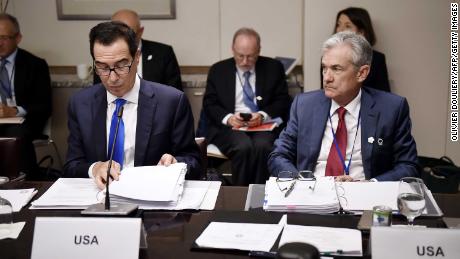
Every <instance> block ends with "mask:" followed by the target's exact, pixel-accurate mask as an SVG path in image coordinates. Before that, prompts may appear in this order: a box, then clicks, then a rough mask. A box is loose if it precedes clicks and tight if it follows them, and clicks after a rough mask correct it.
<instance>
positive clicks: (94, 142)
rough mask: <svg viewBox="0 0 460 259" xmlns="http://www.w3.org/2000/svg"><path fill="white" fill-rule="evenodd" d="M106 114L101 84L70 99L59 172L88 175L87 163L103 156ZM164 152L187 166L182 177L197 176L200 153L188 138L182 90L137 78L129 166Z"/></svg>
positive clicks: (147, 162) (188, 113)
mask: <svg viewBox="0 0 460 259" xmlns="http://www.w3.org/2000/svg"><path fill="white" fill-rule="evenodd" d="M106 116H107V94H106V90H105V88H104V87H103V86H102V84H97V85H93V86H91V87H89V88H86V89H83V90H82V91H80V92H78V93H77V94H75V95H74V96H72V97H71V99H70V101H69V107H68V117H69V118H68V125H69V131H70V134H69V138H68V144H69V148H68V152H67V161H66V163H65V165H64V173H65V176H67V177H88V169H89V167H90V165H91V164H92V163H94V162H97V161H107V160H108V158H107V143H106V142H107V141H106V139H107V138H106V134H107V133H106ZM164 153H169V154H172V155H173V156H174V157H175V158H176V159H177V160H178V161H179V162H184V163H186V164H187V165H188V166H189V171H188V173H187V175H188V178H196V177H197V176H198V175H199V174H200V170H201V158H200V151H199V148H198V146H197V145H196V143H195V140H194V130H193V116H192V112H191V108H190V104H189V102H188V100H187V98H186V97H185V95H184V93H182V92H180V91H178V90H176V89H173V88H171V87H168V86H165V85H160V84H157V83H152V82H148V81H145V80H141V85H140V90H139V103H138V108H137V128H136V147H135V155H134V156H135V157H134V166H148V165H156V164H157V163H158V161H159V160H160V158H161V156H162V155H163V154H164Z"/></svg>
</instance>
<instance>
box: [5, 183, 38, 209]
mask: <svg viewBox="0 0 460 259" xmlns="http://www.w3.org/2000/svg"><path fill="white" fill-rule="evenodd" d="M36 193H37V190H35V189H34V188H31V189H16V190H0V197H2V198H4V199H7V200H8V201H9V202H10V203H11V206H13V211H14V212H19V211H20V210H21V208H22V207H24V206H25V205H26V204H27V203H29V201H30V200H31V199H32V197H34V195H35V194H36Z"/></svg>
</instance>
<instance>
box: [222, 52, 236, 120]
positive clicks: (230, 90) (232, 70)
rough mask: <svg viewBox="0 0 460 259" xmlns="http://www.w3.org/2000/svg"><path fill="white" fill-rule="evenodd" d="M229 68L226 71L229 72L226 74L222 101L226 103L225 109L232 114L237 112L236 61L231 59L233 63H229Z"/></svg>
mask: <svg viewBox="0 0 460 259" xmlns="http://www.w3.org/2000/svg"><path fill="white" fill-rule="evenodd" d="M228 64H229V67H228V69H226V70H225V71H228V72H226V73H225V78H223V79H224V81H223V82H224V84H225V85H224V89H223V93H224V95H223V96H224V98H222V101H223V102H225V103H224V107H226V108H227V109H228V110H229V111H231V112H232V113H233V112H234V111H235V85H236V64H235V60H234V59H231V61H230V62H229V63H228Z"/></svg>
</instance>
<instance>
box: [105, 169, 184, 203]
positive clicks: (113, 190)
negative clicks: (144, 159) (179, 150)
mask: <svg viewBox="0 0 460 259" xmlns="http://www.w3.org/2000/svg"><path fill="white" fill-rule="evenodd" d="M186 170H187V165H186V164H184V163H176V164H172V165H170V166H141V167H131V168H127V169H124V170H122V171H121V175H120V179H119V181H114V182H112V183H111V184H110V194H111V195H116V196H120V197H125V198H129V199H136V200H144V201H157V202H177V200H178V198H179V196H180V195H181V194H182V191H183V187H184V186H183V184H184V179H185V173H186Z"/></svg>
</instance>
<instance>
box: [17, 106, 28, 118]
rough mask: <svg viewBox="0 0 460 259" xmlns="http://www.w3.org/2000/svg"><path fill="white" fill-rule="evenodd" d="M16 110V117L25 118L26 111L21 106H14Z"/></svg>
mask: <svg viewBox="0 0 460 259" xmlns="http://www.w3.org/2000/svg"><path fill="white" fill-rule="evenodd" d="M16 109H18V113H16V116H17V117H25V116H26V115H27V111H26V110H25V109H24V108H22V107H21V106H16Z"/></svg>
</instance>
